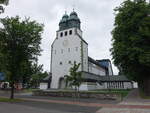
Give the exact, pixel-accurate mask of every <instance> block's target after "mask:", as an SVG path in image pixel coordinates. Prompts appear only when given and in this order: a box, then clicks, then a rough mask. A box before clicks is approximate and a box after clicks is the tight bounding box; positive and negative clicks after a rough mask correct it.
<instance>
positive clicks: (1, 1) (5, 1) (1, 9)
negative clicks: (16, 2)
mask: <svg viewBox="0 0 150 113" xmlns="http://www.w3.org/2000/svg"><path fill="white" fill-rule="evenodd" d="M8 2H9V0H0V14H1V13H3V12H4V7H3V6H2V4H4V5H8Z"/></svg>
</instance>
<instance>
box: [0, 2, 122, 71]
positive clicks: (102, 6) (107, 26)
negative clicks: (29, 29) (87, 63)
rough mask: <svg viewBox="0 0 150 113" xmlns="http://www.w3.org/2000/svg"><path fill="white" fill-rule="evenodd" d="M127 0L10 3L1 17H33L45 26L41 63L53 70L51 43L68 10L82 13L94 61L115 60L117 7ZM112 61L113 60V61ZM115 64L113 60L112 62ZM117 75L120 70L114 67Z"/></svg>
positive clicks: (85, 37) (48, 69) (45, 67)
mask: <svg viewBox="0 0 150 113" xmlns="http://www.w3.org/2000/svg"><path fill="white" fill-rule="evenodd" d="M123 1H124V0H10V3H9V5H8V6H7V7H6V9H5V13H4V14H1V15H0V17H6V16H9V17H11V16H16V15H19V16H20V17H21V18H22V19H24V18H25V17H30V18H31V20H36V21H37V22H39V23H43V24H44V25H45V27H44V32H43V35H42V44H41V48H42V49H43V52H42V55H41V56H40V57H39V64H43V65H44V70H45V71H50V57H51V55H50V54H51V44H52V42H53V41H54V39H55V38H56V31H57V30H58V28H59V26H58V24H59V21H60V19H61V18H62V16H63V14H64V13H65V11H67V13H68V14H70V13H71V12H72V11H73V7H74V9H75V11H76V12H77V13H78V16H79V18H80V20H81V29H82V31H83V38H84V39H85V40H86V41H87V43H88V50H89V51H88V54H89V56H90V57H92V58H94V59H110V60H111V59H112V56H111V53H110V51H109V50H110V48H112V46H111V44H112V41H111V39H112V36H111V31H112V29H113V28H114V26H113V24H114V19H115V14H114V13H115V12H114V10H113V9H114V8H115V7H117V6H119V5H120V4H121V3H122V2H123ZM111 61H112V60H111ZM112 63H113V61H112ZM113 71H114V74H117V73H118V69H117V68H116V67H115V66H114V65H113Z"/></svg>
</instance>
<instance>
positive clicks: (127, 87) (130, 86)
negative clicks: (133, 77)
mask: <svg viewBox="0 0 150 113" xmlns="http://www.w3.org/2000/svg"><path fill="white" fill-rule="evenodd" d="M124 88H125V89H131V88H133V85H132V83H131V82H124Z"/></svg>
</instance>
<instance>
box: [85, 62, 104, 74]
mask: <svg viewBox="0 0 150 113" xmlns="http://www.w3.org/2000/svg"><path fill="white" fill-rule="evenodd" d="M88 64H89V73H94V74H97V75H102V76H105V75H106V72H105V69H103V68H101V67H99V66H97V65H95V64H93V63H91V62H88Z"/></svg>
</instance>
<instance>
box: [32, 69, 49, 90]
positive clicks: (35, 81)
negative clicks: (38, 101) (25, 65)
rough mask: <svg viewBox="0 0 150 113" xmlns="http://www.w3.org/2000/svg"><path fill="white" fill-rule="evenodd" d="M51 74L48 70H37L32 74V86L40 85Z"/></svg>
mask: <svg viewBox="0 0 150 113" xmlns="http://www.w3.org/2000/svg"><path fill="white" fill-rule="evenodd" d="M48 75H49V73H48V72H46V71H45V72H41V71H39V72H36V73H35V74H33V75H32V76H31V81H30V87H32V88H38V87H39V85H40V82H41V81H42V80H43V79H44V78H45V77H47V76H48Z"/></svg>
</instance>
